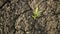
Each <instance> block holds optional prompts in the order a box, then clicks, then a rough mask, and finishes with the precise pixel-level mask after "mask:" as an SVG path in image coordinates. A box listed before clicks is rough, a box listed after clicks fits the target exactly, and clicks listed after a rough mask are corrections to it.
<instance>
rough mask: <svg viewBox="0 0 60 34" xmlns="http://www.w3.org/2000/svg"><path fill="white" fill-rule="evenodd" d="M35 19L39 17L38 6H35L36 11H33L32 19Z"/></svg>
mask: <svg viewBox="0 0 60 34" xmlns="http://www.w3.org/2000/svg"><path fill="white" fill-rule="evenodd" d="M37 17H39V10H38V4H37V5H36V9H35V11H33V15H32V18H33V19H36V18H37Z"/></svg>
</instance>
